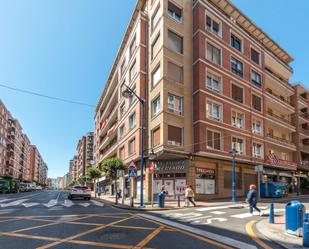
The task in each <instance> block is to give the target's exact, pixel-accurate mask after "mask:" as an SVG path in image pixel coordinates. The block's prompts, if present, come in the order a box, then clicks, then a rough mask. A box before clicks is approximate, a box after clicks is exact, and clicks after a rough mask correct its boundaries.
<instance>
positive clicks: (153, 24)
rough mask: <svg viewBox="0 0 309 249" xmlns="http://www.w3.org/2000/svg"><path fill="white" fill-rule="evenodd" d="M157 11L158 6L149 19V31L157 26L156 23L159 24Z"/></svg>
mask: <svg viewBox="0 0 309 249" xmlns="http://www.w3.org/2000/svg"><path fill="white" fill-rule="evenodd" d="M159 9H160V6H158V7H157V9H156V11H155V13H154V14H153V16H152V18H151V29H152V30H154V29H155V27H156V26H157V24H158V22H159V19H160V18H159Z"/></svg>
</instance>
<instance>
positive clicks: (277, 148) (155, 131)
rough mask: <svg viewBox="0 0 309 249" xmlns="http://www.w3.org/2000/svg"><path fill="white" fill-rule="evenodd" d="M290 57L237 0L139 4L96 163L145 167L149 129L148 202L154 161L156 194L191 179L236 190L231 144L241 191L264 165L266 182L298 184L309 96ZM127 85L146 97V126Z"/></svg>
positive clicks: (307, 151) (219, 192)
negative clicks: (294, 79)
mask: <svg viewBox="0 0 309 249" xmlns="http://www.w3.org/2000/svg"><path fill="white" fill-rule="evenodd" d="M292 60H293V58H292V57H291V55H289V54H288V53H287V52H286V51H285V50H284V49H283V48H281V47H280V45H278V44H277V43H276V41H274V40H273V39H272V38H270V37H269V36H268V35H267V34H266V33H265V32H264V31H263V30H261V29H260V28H259V27H257V26H256V25H255V23H254V22H253V21H252V20H250V18H248V17H247V16H246V15H245V14H244V13H242V12H241V11H240V10H239V9H237V7H236V6H235V5H233V4H232V3H231V2H230V1H229V0H168V1H166V0H152V1H150V0H148V1H147V0H139V1H137V5H136V7H135V9H134V13H133V15H132V18H131V20H130V22H129V25H128V28H127V30H126V33H125V36H124V38H123V41H122V43H121V46H120V49H119V51H118V54H117V56H116V59H115V62H114V64H113V67H112V70H111V72H110V75H109V78H108V80H107V82H106V84H105V87H104V90H103V93H102V95H101V97H100V100H99V102H98V104H97V108H96V114H95V119H94V123H95V132H94V159H95V162H96V165H97V166H98V165H99V163H100V162H101V161H102V160H104V159H106V158H110V157H112V156H118V157H120V158H121V159H122V160H123V161H124V163H125V164H127V165H128V164H129V163H130V162H131V161H134V162H135V164H136V165H137V167H138V168H139V156H140V154H141V150H140V145H141V144H140V136H141V132H142V131H144V134H145V137H146V138H145V140H144V148H145V150H144V151H143V154H144V156H145V158H146V171H145V188H144V191H145V194H144V196H145V197H146V199H149V198H150V190H151V185H152V183H151V177H150V175H149V172H148V166H149V163H150V161H152V162H153V163H154V164H155V166H156V167H155V174H154V187H155V189H154V192H155V193H156V192H157V191H158V189H159V188H160V186H161V185H163V184H164V185H165V186H166V188H167V190H168V193H169V196H170V197H171V198H172V197H175V196H176V195H177V194H181V193H183V191H184V186H185V185H186V184H190V185H192V186H194V189H195V191H196V193H197V199H208V198H218V197H229V196H231V186H232V173H231V170H232V167H231V154H230V150H231V149H232V148H235V149H236V150H237V152H238V153H237V155H236V180H237V186H236V187H237V195H238V196H243V195H244V194H245V193H246V191H247V190H248V187H249V185H250V184H252V183H257V174H256V172H255V166H256V165H263V166H264V171H263V173H262V181H282V182H285V183H294V182H295V176H297V174H296V173H295V172H297V169H298V167H303V165H304V164H305V163H304V162H307V161H308V155H309V147H306V146H308V145H309V143H308V141H309V140H307V137H306V136H307V134H304V133H303V132H302V130H301V129H300V126H301V127H302V129H303V128H304V129H305V128H306V129H307V128H308V127H307V123H306V122H305V121H307V119H306V118H304V117H305V116H306V115H307V105H306V104H307V103H308V99H309V98H308V95H307V94H308V93H307V91H305V90H304V87H302V86H301V85H298V86H293V85H291V84H290V77H291V76H292V74H293V70H292V68H291V67H290V66H289V64H290V62H291V61H292ZM126 86H129V87H130V88H131V89H133V90H134V91H135V93H136V94H137V95H138V96H140V97H141V98H142V99H144V100H145V110H144V113H145V115H144V121H145V126H144V129H142V126H141V124H142V117H141V113H142V109H141V108H142V105H141V104H140V102H139V101H138V100H137V99H136V98H135V97H134V95H132V96H131V97H130V98H129V99H126V98H124V97H123V96H122V91H123V88H124V87H126ZM299 112H301V114H302V115H298V114H299ZM305 123H306V124H305ZM300 131H301V133H300ZM150 159H151V160H150ZM306 169H307V168H306ZM306 175H307V176H308V173H306ZM139 176H140V173H138V177H137V179H135V183H134V186H132V187H133V189H136V190H139V186H140V183H139ZM138 193H139V191H137V194H138Z"/></svg>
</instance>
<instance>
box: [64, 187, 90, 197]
mask: <svg viewBox="0 0 309 249" xmlns="http://www.w3.org/2000/svg"><path fill="white" fill-rule="evenodd" d="M73 198H83V199H84V200H90V199H91V189H89V188H88V187H86V186H80V185H75V186H73V187H72V188H71V189H70V190H69V195H68V199H69V200H72V199H73Z"/></svg>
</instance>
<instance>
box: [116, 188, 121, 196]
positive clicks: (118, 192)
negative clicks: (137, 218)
mask: <svg viewBox="0 0 309 249" xmlns="http://www.w3.org/2000/svg"><path fill="white" fill-rule="evenodd" d="M121 192H122V191H121V189H120V188H119V189H118V190H117V197H118V199H120V198H122V197H121Z"/></svg>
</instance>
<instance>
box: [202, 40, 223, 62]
mask: <svg viewBox="0 0 309 249" xmlns="http://www.w3.org/2000/svg"><path fill="white" fill-rule="evenodd" d="M208 44H209V45H210V46H212V47H214V48H216V49H218V50H219V51H220V56H219V60H220V61H219V63H216V62H215V61H214V60H213V54H212V55H211V58H208V51H207V45H208ZM205 52H206V60H209V61H211V62H212V63H214V64H216V65H219V66H222V49H221V48H220V47H218V46H216V45H214V44H213V43H212V42H209V41H208V40H207V41H206V49H205Z"/></svg>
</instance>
